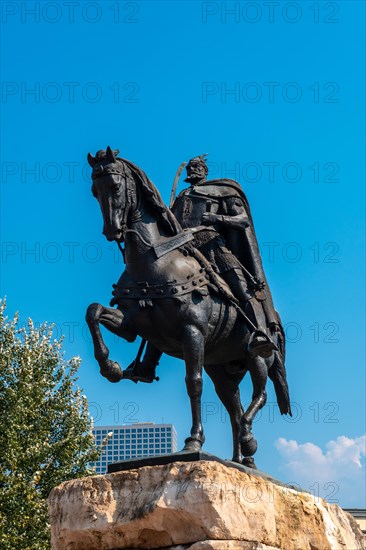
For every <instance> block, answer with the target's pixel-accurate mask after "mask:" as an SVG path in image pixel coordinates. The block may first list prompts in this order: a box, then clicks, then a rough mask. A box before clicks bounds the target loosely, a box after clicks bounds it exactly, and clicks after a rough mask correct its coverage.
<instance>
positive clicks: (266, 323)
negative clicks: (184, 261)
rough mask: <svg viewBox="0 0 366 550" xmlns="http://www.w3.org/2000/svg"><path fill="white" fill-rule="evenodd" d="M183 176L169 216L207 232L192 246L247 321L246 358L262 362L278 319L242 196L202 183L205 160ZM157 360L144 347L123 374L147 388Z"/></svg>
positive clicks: (232, 188) (232, 186)
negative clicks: (140, 357) (227, 289)
mask: <svg viewBox="0 0 366 550" xmlns="http://www.w3.org/2000/svg"><path fill="white" fill-rule="evenodd" d="M186 170H187V177H186V179H185V181H186V182H187V183H189V184H190V187H189V188H187V189H185V190H184V191H182V192H181V193H180V194H179V195H178V197H177V198H176V200H175V202H174V205H173V207H172V211H173V213H174V214H175V216H176V218H177V219H178V221H179V222H180V224H181V226H182V227H183V228H196V227H199V226H209V227H210V228H211V230H210V229H209V227H208V228H207V230H201V231H199V232H197V233H196V234H195V240H194V246H195V248H196V249H198V250H199V252H201V253H202V254H203V255H204V256H205V258H206V259H207V260H208V261H209V263H210V264H211V266H212V268H213V269H214V271H215V272H216V273H217V274H218V275H220V276H221V277H222V278H223V279H224V280H225V282H226V283H227V284H228V286H229V287H230V290H231V291H232V293H233V294H234V296H235V298H236V299H237V300H238V302H239V306H240V308H241V309H242V310H243V311H244V313H245V314H246V316H247V317H248V318H249V320H250V321H251V324H252V326H250V325H249V324H248V328H249V330H250V331H251V332H250V336H249V341H248V351H249V352H250V354H251V356H252V357H255V356H257V355H259V356H262V357H268V356H269V355H270V354H271V353H272V352H273V350H274V349H276V347H275V346H274V344H273V342H272V340H271V338H270V336H269V335H270V334H271V332H274V331H275V330H277V329H278V327H279V318H278V314H277V312H276V311H275V309H274V307H273V302H272V297H271V293H270V290H269V288H268V285H267V281H266V278H265V275H264V271H263V266H262V262H261V258H260V253H259V249H258V243H257V239H256V236H255V232H254V227H253V221H252V217H251V213H250V209H249V205H248V201H247V199H246V196H245V195H244V193H243V191H242V189H241V187H240V185H239V184H238V183H237V182H235V181H234V180H230V179H218V180H209V181H207V174H208V167H207V164H206V161H205V155H202V156H199V157H195V158H193V159H191V160H190V161H189V163H188V164H187V167H186ZM212 227H213V228H214V229H215V230H216V231H215V232H214V231H212ZM253 325H254V326H255V327H256V329H253ZM160 357H161V352H159V351H158V350H157V349H156V348H154V347H153V346H151V345H148V347H147V350H146V353H145V356H144V359H143V360H142V362H141V363H140V362H138V363H135V364H132V365H131V366H130V367H129V369H131V370H129V372H128V373H127V372H126V371H125V374H127V375H132V377H134V378H135V380H140V381H143V382H151V381H152V380H154V378H155V367H156V365H157V364H158V361H159V359H160ZM127 377H128V376H127Z"/></svg>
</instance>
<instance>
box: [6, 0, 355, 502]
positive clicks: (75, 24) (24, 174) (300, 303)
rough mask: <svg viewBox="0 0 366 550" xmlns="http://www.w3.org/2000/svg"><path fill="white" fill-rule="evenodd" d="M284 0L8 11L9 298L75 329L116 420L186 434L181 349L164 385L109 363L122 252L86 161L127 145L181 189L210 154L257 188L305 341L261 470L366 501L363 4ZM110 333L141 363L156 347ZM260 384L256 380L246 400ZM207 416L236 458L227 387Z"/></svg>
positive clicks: (290, 311)
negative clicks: (91, 325)
mask: <svg viewBox="0 0 366 550" xmlns="http://www.w3.org/2000/svg"><path fill="white" fill-rule="evenodd" d="M55 6H58V7H57V8H56V7H55ZM235 6H236V7H235ZM230 8H235V9H236V12H235V13H232V14H230V13H227V12H225V9H226V10H228V9H230ZM32 9H33V13H31V10H32ZM269 9H270V8H269V6H268V5H267V4H266V3H265V2H254V3H253V2H252V3H248V2H241V3H238V2H237V3H234V2H226V3H225V2H188V1H185V2H179V1H176V2H109V1H108V0H106V1H103V2H79V3H78V5H77V6H76V5H75V6H74V12H73V13H72V12H71V7H70V5H69V4H67V3H62V2H59V3H49V2H28V3H27V2H26V3H24V2H22V3H20V2H19V3H16V2H3V3H2V22H3V24H2V26H3V33H2V41H3V43H2V46H3V48H2V104H1V106H2V119H3V129H2V149H1V156H2V159H1V162H2V164H1V167H2V182H1V196H2V197H1V198H2V221H1V223H2V225H1V231H2V233H1V241H2V264H1V272H2V273H1V274H2V280H1V295H6V296H7V302H8V311H9V314H12V313H13V312H15V311H17V310H18V311H20V313H21V319H22V320H23V321H25V320H26V318H27V317H28V316H30V317H32V318H33V319H34V320H35V321H36V322H43V321H50V322H54V323H56V330H57V332H58V333H63V334H65V336H66V338H65V351H66V354H67V355H69V356H71V355H80V356H81V357H82V360H83V363H82V367H81V369H80V380H79V382H80V385H81V386H82V387H83V388H84V392H85V394H86V395H87V397H88V400H89V402H90V406H91V412H92V414H93V415H94V417H95V418H96V421H97V423H98V424H114V423H122V422H129V421H131V420H138V421H155V422H161V421H162V419H163V420H164V422H173V423H174V424H175V426H176V428H177V431H178V436H179V443H180V445H183V441H184V439H185V437H186V436H187V435H188V432H189V428H190V413H189V403H188V398H187V396H186V391H185V385H184V367H183V364H182V363H181V362H179V361H177V360H174V359H171V358H168V357H164V358H163V359H162V361H161V365H160V368H159V375H160V378H161V380H160V382H159V383H154V384H153V385H151V386H147V385H142V384H138V385H137V386H135V385H133V384H132V383H129V382H124V383H121V384H117V385H114V384H110V383H108V382H107V381H106V380H105V379H104V378H102V377H100V375H99V372H98V368H97V364H96V363H95V361H94V359H93V354H92V346H91V342H90V339H89V337H88V333H87V331H86V328H85V324H84V314H85V309H86V307H87V306H88V304H89V303H91V302H94V301H99V302H101V303H103V304H108V302H109V299H110V295H111V285H112V283H114V282H116V281H117V279H118V278H119V276H120V273H121V271H122V270H123V263H122V261H121V259H120V258H119V256H118V251H117V247H116V245H113V244H111V243H108V242H107V241H106V240H105V239H104V238H103V236H102V234H101V230H102V220H101V214H100V212H99V208H98V205H97V203H96V202H95V200H94V199H93V197H92V195H91V193H90V181H89V170H88V167H87V166H86V154H87V153H88V151H91V152H92V153H95V151H96V150H98V149H101V148H105V147H106V146H107V145H111V146H112V147H113V148H119V149H120V150H121V154H122V155H123V156H124V157H125V158H128V159H130V160H132V161H133V162H135V163H137V164H138V165H139V166H141V168H143V169H144V170H145V171H146V173H147V174H148V176H149V177H150V178H151V179H152V181H153V182H154V183H155V184H156V185H157V186H158V188H159V189H160V191H161V193H162V195H163V197H164V199H165V200H166V201H168V200H169V195H170V189H171V184H172V180H173V178H174V174H175V171H176V169H177V167H178V166H179V164H180V163H181V162H182V161H184V160H188V159H189V158H191V157H193V156H195V155H197V154H202V153H209V157H208V160H209V167H210V174H211V176H212V177H219V176H222V177H234V178H235V179H237V180H239V181H240V182H241V184H242V185H243V188H244V190H245V192H246V193H247V195H248V198H249V200H250V204H251V208H252V212H253V216H254V221H255V226H256V231H257V235H258V239H259V242H260V246H261V250H262V255H263V262H264V266H265V270H266V273H267V277H268V279H269V281H270V285H271V288H272V293H273V295H274V299H275V304H276V307H277V309H278V310H279V311H280V313H281V316H282V318H283V322H284V325H285V327H286V331H287V336H288V359H287V369H288V378H289V384H290V390H291V400H292V401H293V404H294V410H295V411H296V413H295V416H294V418H293V419H292V420H291V419H290V421H289V420H288V419H287V420H286V419H284V418H283V417H281V416H280V415H279V413H278V411H277V409H276V407H275V406H274V400H275V397H274V392H273V388H272V387H271V385H270V384H271V383H270V382H269V384H268V390H269V398H268V402H269V403H268V404H267V405H266V407H265V408H264V409H263V411H262V414H261V415H260V416H259V419H258V421H257V422H256V423H255V426H254V430H255V434H256V436H258V439H259V443H260V447H259V450H258V452H257V455H256V461H257V464H258V466H259V467H260V468H261V469H263V470H265V471H266V472H268V473H270V474H272V475H273V476H275V477H279V478H280V479H283V480H284V481H292V482H297V483H299V484H300V485H302V486H303V487H304V488H305V489H308V490H310V491H313V492H315V493H317V494H318V493H319V494H321V495H325V496H328V498H330V499H335V500H338V501H339V502H340V503H341V504H342V505H344V506H359V507H362V506H365V494H364V491H363V488H362V483H361V481H362V478H363V477H364V474H365V456H364V453H365V451H364V445H365V441H364V439H362V436H364V434H365V421H364V418H365V406H364V403H365V371H364V333H365V315H364V238H363V234H364V160H363V151H364V145H365V143H364V122H365V112H364V77H363V69H362V68H363V66H364V54H363V41H364V3H363V2H361V1H347V2H332V3H329V2H319V3H313V2H307V1H302V2H294V3H287V2H279V4H278V5H277V4H276V5H273V10H274V11H273V12H272V11H271V12H270V11H269ZM34 10H35V11H34ZM32 90H33V92H32ZM182 187H183V182H182V181H181V186H180V188H182ZM32 251H33V252H32ZM106 340H107V342H108V344H109V346H110V348H111V357H112V358H113V359H116V360H118V361H119V362H120V363H121V365H122V366H123V367H126V366H127V365H128V364H129V363H130V362H131V361H132V359H133V358H134V356H135V354H136V351H137V347H138V342H135V343H134V344H127V343H125V342H123V341H122V340H121V341H116V339H115V338H114V337H113V336H110V335H106ZM250 395H251V384H250V381H249V379H248V380H244V382H243V383H242V398H243V403H248V401H249V399H250ZM203 412H204V420H205V431H206V444H205V448H206V450H207V451H209V452H212V453H215V454H217V455H218V456H220V457H224V458H225V457H230V453H231V443H230V440H231V435H230V429H229V424H228V419H227V417H226V416H225V415H224V412H223V411H222V410H221V406H220V405H219V403H218V401H217V398H216V396H215V394H214V391H213V388H212V385H211V382H210V381H209V380H208V379H205V382H204V394H203Z"/></svg>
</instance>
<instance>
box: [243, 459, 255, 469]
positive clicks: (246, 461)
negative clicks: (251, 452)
mask: <svg viewBox="0 0 366 550" xmlns="http://www.w3.org/2000/svg"><path fill="white" fill-rule="evenodd" d="M242 464H243V466H246V467H247V468H253V470H258V468H257V466H256V465H255V462H254V458H252V457H251V456H246V457H245V458H243V460H242Z"/></svg>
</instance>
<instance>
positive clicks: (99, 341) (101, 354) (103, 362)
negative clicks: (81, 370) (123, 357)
mask: <svg viewBox="0 0 366 550" xmlns="http://www.w3.org/2000/svg"><path fill="white" fill-rule="evenodd" d="M85 320H86V322H87V324H88V327H89V330H90V333H91V336H92V339H93V344H94V357H95V358H96V360H97V361H98V364H99V367H100V373H101V375H102V376H105V377H106V378H107V379H108V380H109V381H110V382H119V381H120V380H121V379H122V378H123V371H122V369H121V367H120V366H119V364H118V363H116V362H115V361H111V360H110V359H108V357H109V349H108V348H107V346H106V345H105V343H104V340H103V336H102V333H101V331H100V326H99V325H100V323H101V324H102V325H103V326H104V327H105V328H107V329H108V330H109V331H110V332H113V334H116V335H117V336H120V337H121V338H125V339H126V340H127V341H128V342H133V341H134V340H135V338H136V334H135V333H134V332H132V331H131V330H129V328H128V324H127V322H126V321H125V319H124V316H123V313H122V311H120V310H119V309H112V308H109V307H105V306H102V305H101V304H96V303H95V304H90V306H89V307H88V309H87V311H86V315H85Z"/></svg>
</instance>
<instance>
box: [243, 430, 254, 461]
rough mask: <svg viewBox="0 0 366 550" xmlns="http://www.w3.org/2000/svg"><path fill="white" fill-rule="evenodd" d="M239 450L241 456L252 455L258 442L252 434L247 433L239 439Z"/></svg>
mask: <svg viewBox="0 0 366 550" xmlns="http://www.w3.org/2000/svg"><path fill="white" fill-rule="evenodd" d="M240 446H241V452H242V454H243V456H245V457H250V456H253V455H254V453H255V452H256V450H257V448H258V442H257V440H256V439H255V437H254V435H253V434H249V435H247V436H245V437H243V438H242V439H241V442H240Z"/></svg>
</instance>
